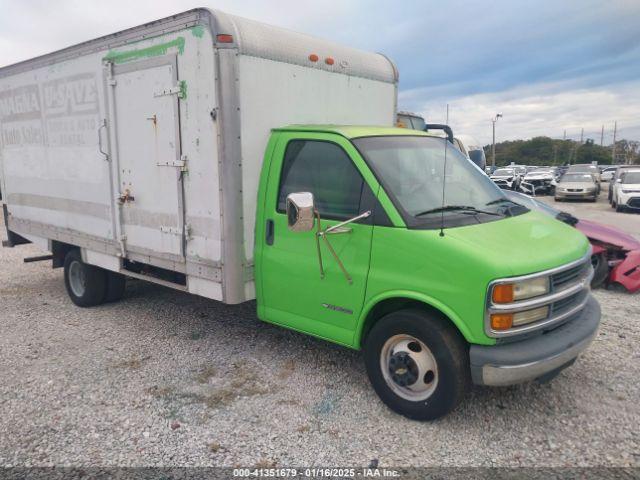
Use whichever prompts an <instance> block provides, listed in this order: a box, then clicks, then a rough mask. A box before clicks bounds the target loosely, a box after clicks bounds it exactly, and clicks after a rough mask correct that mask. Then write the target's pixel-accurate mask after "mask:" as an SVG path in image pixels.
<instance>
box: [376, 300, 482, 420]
mask: <svg viewBox="0 0 640 480" xmlns="http://www.w3.org/2000/svg"><path fill="white" fill-rule="evenodd" d="M364 358H365V365H366V368H367V374H368V376H369V380H370V381H371V384H372V386H373V388H374V390H375V391H376V393H377V394H378V396H379V397H380V399H381V400H382V401H383V402H384V403H385V404H386V405H387V406H388V407H389V408H390V409H391V410H393V411H395V412H397V413H399V414H401V415H404V416H405V417H408V418H411V419H413V420H434V419H436V418H439V417H442V416H443V415H446V414H447V413H449V412H450V411H451V410H453V409H454V408H455V407H456V405H458V403H460V401H461V400H462V398H463V397H464V395H465V394H466V392H467V389H468V388H469V385H470V383H471V380H470V372H469V349H468V346H467V344H466V343H465V341H464V339H463V338H462V337H461V336H460V334H459V333H458V331H457V330H455V328H454V327H453V326H452V325H451V324H450V323H448V321H446V320H444V319H442V318H440V317H438V316H436V315H433V314H429V313H426V312H423V311H421V310H415V309H408V310H400V311H398V312H393V313H390V314H388V315H385V316H384V317H382V318H381V319H380V320H378V322H377V323H376V324H375V325H374V326H373V328H372V329H371V331H370V332H369V335H368V336H367V339H366V343H365V346H364Z"/></svg>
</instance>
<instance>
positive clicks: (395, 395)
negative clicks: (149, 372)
mask: <svg viewBox="0 0 640 480" xmlns="http://www.w3.org/2000/svg"><path fill="white" fill-rule="evenodd" d="M397 78H398V76H397V71H396V70H395V67H394V66H393V64H392V63H391V62H390V61H389V60H388V59H386V58H385V57H384V56H382V55H377V54H369V53H364V52H359V51H357V50H353V49H349V48H346V47H343V46H340V45H337V44H335V43H332V42H325V41H321V40H317V39H313V38H311V37H308V36H306V35H301V34H297V33H294V32H290V31H287V30H282V29H278V28H274V27H270V26H267V25H263V24H259V23H257V22H253V21H249V20H245V19H240V18H237V17H234V16H230V15H225V14H223V13H221V12H216V11H210V10H205V9H198V10H193V11H190V12H185V13H184V14H180V15H176V16H173V17H170V18H167V19H163V20H159V21H157V22H152V23H150V24H147V25H143V26H140V27H135V28H133V29H129V30H126V31H124V32H119V33H117V34H113V35H110V36H108V37H103V38H101V39H97V40H92V41H90V42H86V43H85V44H81V45H77V46H75V47H70V48H69V49H65V50H62V51H59V52H54V53H52V54H49V55H46V56H44V57H39V58H36V59H33V60H29V61H26V62H23V63H21V64H17V65H14V66H9V67H5V68H3V69H0V124H1V126H2V133H3V138H4V139H5V142H4V143H3V144H2V149H1V150H0V172H1V178H2V191H3V192H4V194H5V198H6V203H5V204H4V205H3V210H4V219H5V224H6V229H7V240H6V241H5V242H4V243H5V246H9V247H11V246H14V245H18V244H20V243H25V242H32V243H34V244H36V245H37V246H40V247H41V248H42V249H44V250H48V251H49V252H51V254H50V258H51V259H52V262H53V266H54V267H64V279H65V285H66V288H67V292H68V294H69V296H70V298H71V300H72V301H73V302H74V303H76V304H77V305H79V306H81V307H90V306H93V305H97V304H100V303H104V302H107V301H115V300H118V299H119V298H121V297H122V295H123V292H124V288H125V279H126V278H128V277H133V278H138V279H143V280H147V281H150V282H154V283H158V284H161V285H164V286H167V287H170V288H174V289H178V290H182V291H185V292H190V293H193V294H197V295H201V296H205V297H208V298H211V299H214V300H218V301H222V302H225V303H229V304H233V303H240V302H245V301H249V300H253V299H256V300H257V314H258V317H259V318H260V319H262V320H264V321H267V322H272V323H274V324H278V325H281V326H284V327H287V328H291V329H294V330H297V331H300V332H304V333H307V334H310V335H314V336H317V337H320V338H323V339H325V340H328V341H331V342H335V343H338V344H341V345H344V346H345V347H348V348H353V349H362V350H363V351H364V359H365V363H366V369H367V372H368V375H369V377H370V379H371V383H372V385H373V388H374V389H375V391H376V392H377V393H378V395H379V396H380V398H381V399H382V400H383V401H384V402H385V403H386V404H387V405H388V406H389V407H390V408H392V409H393V410H395V411H397V412H399V413H401V414H403V415H406V416H407V417H410V418H414V419H420V420H427V419H434V418H437V417H439V416H442V415H444V414H446V413H447V412H449V411H450V410H451V409H452V408H453V407H455V405H456V404H457V403H458V402H459V401H460V400H461V399H462V398H463V397H464V394H465V392H466V391H467V389H468V387H469V385H470V384H471V383H472V382H473V383H476V384H481V385H511V384H514V383H518V382H523V381H528V380H533V379H548V378H551V377H553V376H554V375H555V374H556V373H557V372H559V371H560V370H561V369H563V368H565V367H566V366H568V365H570V364H571V363H572V362H574V361H575V359H576V358H577V357H578V355H579V354H580V353H581V352H582V351H583V350H584V349H585V348H586V347H587V346H588V344H589V343H590V342H591V340H592V339H593V337H594V336H595V334H596V331H597V328H598V325H599V321H600V310H599V306H598V304H597V302H596V301H595V300H594V299H593V297H592V296H591V294H590V291H589V282H590V278H591V276H592V268H591V264H590V261H589V254H590V247H589V243H588V241H587V239H586V238H585V237H584V236H583V235H582V234H581V233H579V232H578V231H577V230H575V229H573V228H571V227H569V226H567V225H565V224H563V223H561V222H559V221H556V220H554V219H552V218H550V217H548V216H546V215H544V214H540V213H537V212H534V211H529V210H528V209H527V208H525V207H523V206H521V205H518V204H516V203H513V202H511V201H509V200H508V199H507V198H506V197H505V196H504V195H503V193H502V192H501V190H500V189H499V188H497V187H496V186H495V185H494V184H493V183H492V182H491V181H490V180H489V179H488V178H487V177H486V176H485V175H484V174H483V173H482V172H480V171H479V170H478V169H477V168H476V167H475V166H474V165H473V164H472V163H471V162H470V161H469V160H468V159H467V158H466V157H465V156H464V155H462V154H461V153H460V152H459V151H458V150H457V149H456V148H453V146H452V145H451V144H450V143H449V142H448V141H447V139H445V138H442V137H439V136H431V135H429V134H427V133H424V132H419V131H415V130H409V129H402V128H393V127H392V125H394V123H395V121H396V118H395V115H396V112H395V110H396V97H397ZM335 124H343V125H347V124H352V125H361V126H336V125H335ZM376 124H377V125H382V126H377V127H376V126H373V125H376ZM283 125H290V126H283Z"/></svg>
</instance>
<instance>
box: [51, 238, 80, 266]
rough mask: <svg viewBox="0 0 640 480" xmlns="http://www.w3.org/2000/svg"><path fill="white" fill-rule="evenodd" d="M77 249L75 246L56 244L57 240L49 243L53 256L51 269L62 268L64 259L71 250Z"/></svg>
mask: <svg viewBox="0 0 640 480" xmlns="http://www.w3.org/2000/svg"><path fill="white" fill-rule="evenodd" d="M77 248H78V247H76V246H75V245H69V244H68V243H62V242H58V241H57V240H52V241H51V254H52V255H53V261H52V267H53V268H61V267H64V258H65V257H66V256H67V253H69V252H70V251H71V250H75V249H77Z"/></svg>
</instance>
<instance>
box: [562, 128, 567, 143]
mask: <svg viewBox="0 0 640 480" xmlns="http://www.w3.org/2000/svg"><path fill="white" fill-rule="evenodd" d="M566 139H567V129H566V128H565V130H564V133H563V134H562V140H566Z"/></svg>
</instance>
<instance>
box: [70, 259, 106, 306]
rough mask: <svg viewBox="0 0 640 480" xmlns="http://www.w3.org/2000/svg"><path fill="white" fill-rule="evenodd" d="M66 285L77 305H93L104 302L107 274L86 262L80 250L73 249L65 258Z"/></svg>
mask: <svg viewBox="0 0 640 480" xmlns="http://www.w3.org/2000/svg"><path fill="white" fill-rule="evenodd" d="M64 286H65V287H66V289H67V294H68V295H69V298H71V301H72V302H73V303H75V304H76V305H77V306H79V307H83V308H85V307H93V306H95V305H100V304H101V303H103V302H104V299H105V297H106V294H107V275H106V272H105V271H104V270H102V269H101V268H98V267H94V266H93V265H88V264H86V263H84V262H83V261H82V257H81V256H80V251H78V250H71V251H70V252H68V253H67V255H66V257H65V259H64Z"/></svg>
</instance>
